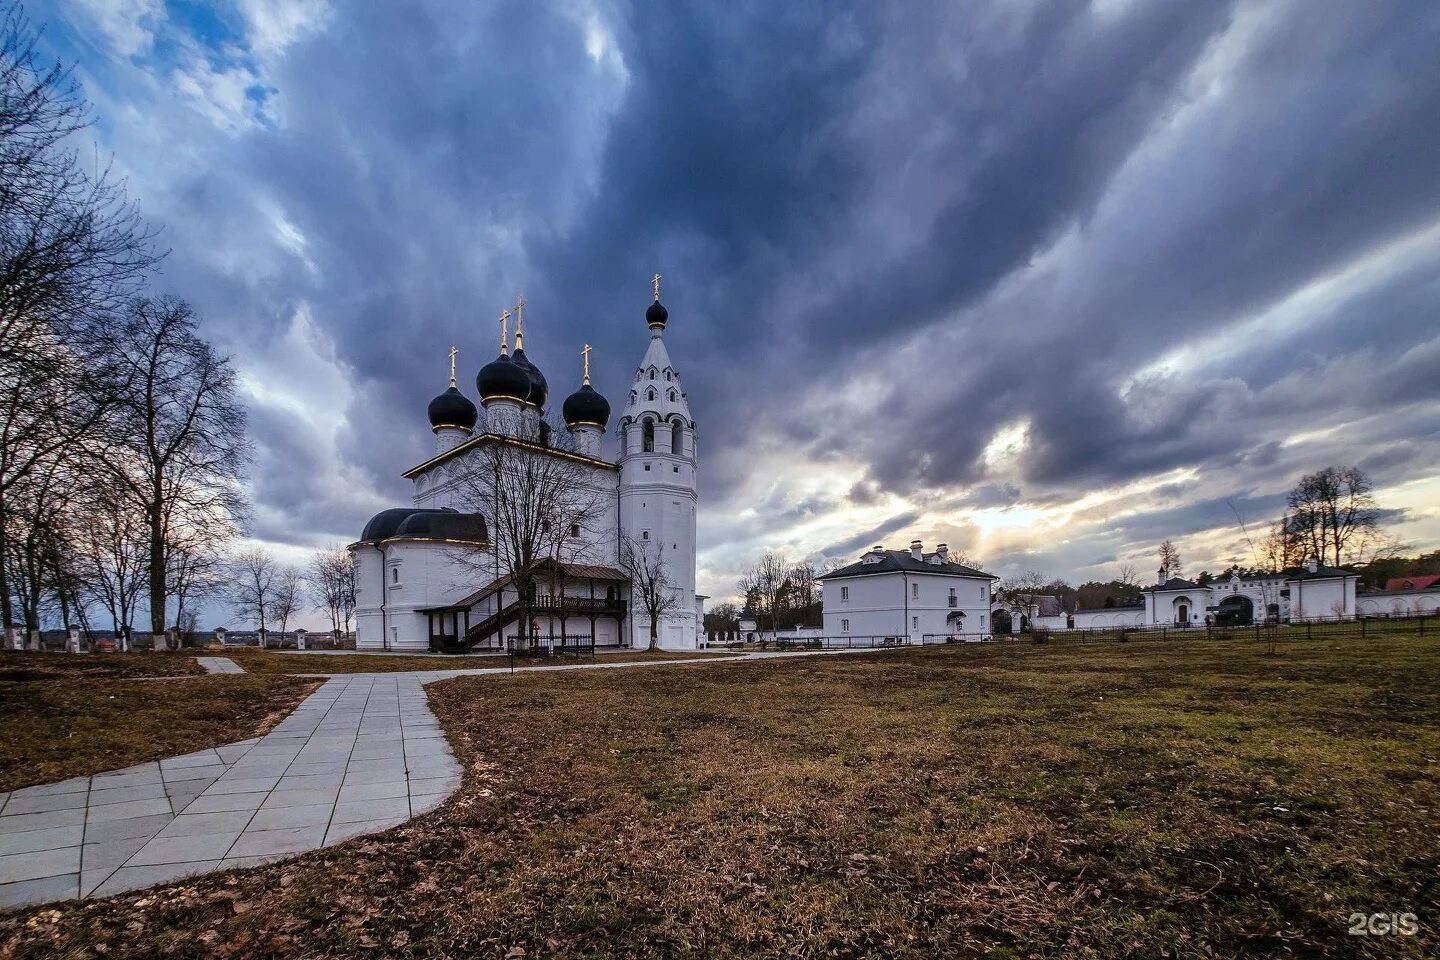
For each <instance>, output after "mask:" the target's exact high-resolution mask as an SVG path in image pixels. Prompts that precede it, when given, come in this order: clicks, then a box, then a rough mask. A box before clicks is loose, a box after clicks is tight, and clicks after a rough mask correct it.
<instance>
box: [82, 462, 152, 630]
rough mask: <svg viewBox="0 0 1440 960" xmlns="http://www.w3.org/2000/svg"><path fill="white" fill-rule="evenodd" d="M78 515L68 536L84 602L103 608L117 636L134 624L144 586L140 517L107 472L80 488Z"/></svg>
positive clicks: (145, 567)
mask: <svg viewBox="0 0 1440 960" xmlns="http://www.w3.org/2000/svg"><path fill="white" fill-rule="evenodd" d="M77 514H78V517H79V519H78V521H77V523H76V524H75V527H74V531H73V536H74V537H75V541H76V543H77V564H78V568H79V570H78V575H79V578H80V580H81V582H82V583H83V584H84V594H83V596H84V600H85V602H86V603H90V602H97V603H99V604H100V605H101V606H103V607H104V608H105V610H106V612H107V613H108V614H109V615H110V622H111V625H112V626H113V628H114V630H115V634H116V636H117V637H118V636H121V635H123V633H124V631H126V630H128V629H129V628H130V627H131V626H133V625H134V618H135V610H136V607H137V605H138V604H139V601H140V597H141V596H142V595H143V594H144V592H145V588H146V580H145V578H146V573H147V570H148V569H149V567H148V563H147V560H146V542H147V536H146V529H145V518H144V517H143V516H141V515H140V513H139V512H138V511H137V510H136V509H135V505H134V503H133V502H132V501H131V500H130V499H129V498H128V497H127V496H126V495H125V491H124V490H123V489H121V488H120V487H119V485H118V484H116V483H114V482H113V481H110V480H109V477H108V476H101V477H99V478H97V479H96V480H95V481H94V482H93V483H91V484H89V485H88V486H87V487H86V488H84V490H83V491H82V494H81V498H80V509H79V510H78V511H77ZM82 606H83V605H82Z"/></svg>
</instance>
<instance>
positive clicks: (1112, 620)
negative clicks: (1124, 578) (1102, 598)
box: [1070, 607, 1145, 630]
mask: <svg viewBox="0 0 1440 960" xmlns="http://www.w3.org/2000/svg"><path fill="white" fill-rule="evenodd" d="M1070 618H1071V622H1072V623H1073V624H1074V629H1076V630H1105V629H1109V628H1111V627H1140V626H1144V625H1145V608H1144V607H1108V608H1107V607H1101V608H1098V609H1095V610H1076V611H1075V612H1074V613H1072V614H1071V615H1070Z"/></svg>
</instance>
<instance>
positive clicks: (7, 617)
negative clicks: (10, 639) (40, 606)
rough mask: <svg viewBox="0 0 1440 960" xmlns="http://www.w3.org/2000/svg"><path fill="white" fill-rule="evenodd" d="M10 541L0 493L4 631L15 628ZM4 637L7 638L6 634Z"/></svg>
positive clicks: (0, 596) (0, 614)
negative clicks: (11, 588)
mask: <svg viewBox="0 0 1440 960" xmlns="http://www.w3.org/2000/svg"><path fill="white" fill-rule="evenodd" d="M9 560H10V540H9V537H7V536H6V523H5V494H4V492H3V491H0V620H3V621H4V623H3V624H0V626H3V627H4V629H5V630H7V631H8V630H9V629H10V628H11V627H13V626H15V607H14V605H13V603H12V601H11V599H10V565H9ZM6 636H9V634H8V633H7V634H6Z"/></svg>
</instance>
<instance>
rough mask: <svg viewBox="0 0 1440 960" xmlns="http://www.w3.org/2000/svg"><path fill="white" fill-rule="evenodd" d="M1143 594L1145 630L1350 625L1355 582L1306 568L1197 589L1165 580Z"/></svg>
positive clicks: (1331, 570)
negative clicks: (1295, 623)
mask: <svg viewBox="0 0 1440 960" xmlns="http://www.w3.org/2000/svg"><path fill="white" fill-rule="evenodd" d="M1161 580H1162V582H1161V583H1158V584H1156V585H1155V586H1153V587H1149V588H1147V589H1146V590H1145V591H1144V597H1145V611H1144V621H1143V623H1144V625H1147V626H1180V627H1197V626H1198V627H1203V626H1206V625H1208V624H1215V625H1221V626H1223V625H1227V624H1228V625H1235V624H1241V625H1245V624H1250V623H1265V622H1271V623H1289V622H1292V621H1299V620H1320V619H1326V620H1335V619H1339V620H1349V619H1353V618H1354V617H1355V616H1356V611H1357V607H1356V596H1355V590H1356V586H1357V584H1358V583H1359V582H1360V578H1359V576H1358V575H1357V574H1354V573H1351V572H1350V571H1348V570H1341V569H1338V568H1335V567H1321V566H1319V565H1318V564H1316V563H1314V562H1313V561H1312V562H1311V563H1310V564H1309V565H1308V566H1306V567H1301V568H1298V569H1294V570H1286V571H1282V572H1279V573H1271V574H1259V575H1254V576H1241V575H1240V574H1239V573H1238V572H1233V573H1231V575H1230V576H1228V577H1225V578H1223V579H1220V580H1214V581H1212V582H1210V583H1209V584H1206V585H1204V586H1201V585H1199V584H1196V583H1192V582H1190V581H1188V580H1181V579H1179V578H1167V577H1165V571H1163V570H1162V571H1161Z"/></svg>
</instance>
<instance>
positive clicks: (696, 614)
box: [618, 274, 701, 650]
mask: <svg viewBox="0 0 1440 960" xmlns="http://www.w3.org/2000/svg"><path fill="white" fill-rule="evenodd" d="M651 284H652V290H653V293H654V302H653V303H651V304H650V308H649V309H648V310H646V311H645V322H646V325H647V326H649V328H650V344H649V346H648V347H647V348H646V350H645V357H644V359H642V360H641V361H640V366H639V367H638V368H636V370H635V377H634V380H633V381H632V382H631V384H630V394H629V397H628V398H627V399H626V403H625V410H624V414H623V416H621V418H620V422H619V426H618V429H619V433H620V532H621V535H622V536H624V537H628V538H629V539H630V540H632V541H633V542H634V543H635V544H636V545H637V546H638V547H640V548H641V549H643V550H645V551H647V552H649V551H654V555H655V556H658V557H659V558H660V560H661V562H662V563H663V564H664V568H665V572H666V576H667V579H668V580H669V582H670V583H671V585H672V589H673V590H674V591H675V593H676V599H675V602H674V604H673V610H672V611H671V612H670V613H669V614H667V615H666V616H665V617H663V618H662V619H661V622H660V624H659V625H658V630H657V633H658V639H659V643H660V646H662V647H664V648H665V649H668V650H692V649H695V648H696V646H697V645H698V637H699V625H700V616H701V613H700V610H699V601H697V600H696V597H695V553H696V543H695V512H696V505H697V503H698V499H699V498H698V495H697V492H696V466H697V462H698V459H699V458H698V445H697V443H696V437H695V421H694V420H693V419H691V417H690V404H689V402H688V401H687V399H686V397H685V388H684V386H682V385H681V382H680V373H679V371H678V370H676V368H675V365H674V364H673V363H672V362H671V360H670V353H669V351H668V350H667V349H666V347H665V326H666V323H667V322H668V320H669V313H668V311H666V309H665V307H664V306H662V305H661V303H660V275H659V274H656V275H655V276H654V277H653V278H651ZM630 636H631V638H632V642H633V644H634V646H636V647H643V646H645V645H647V644H648V643H649V639H650V617H649V614H648V613H647V612H646V610H645V608H644V606H643V605H641V604H640V602H639V601H638V599H637V600H635V601H634V602H632V609H631V633H630Z"/></svg>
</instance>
